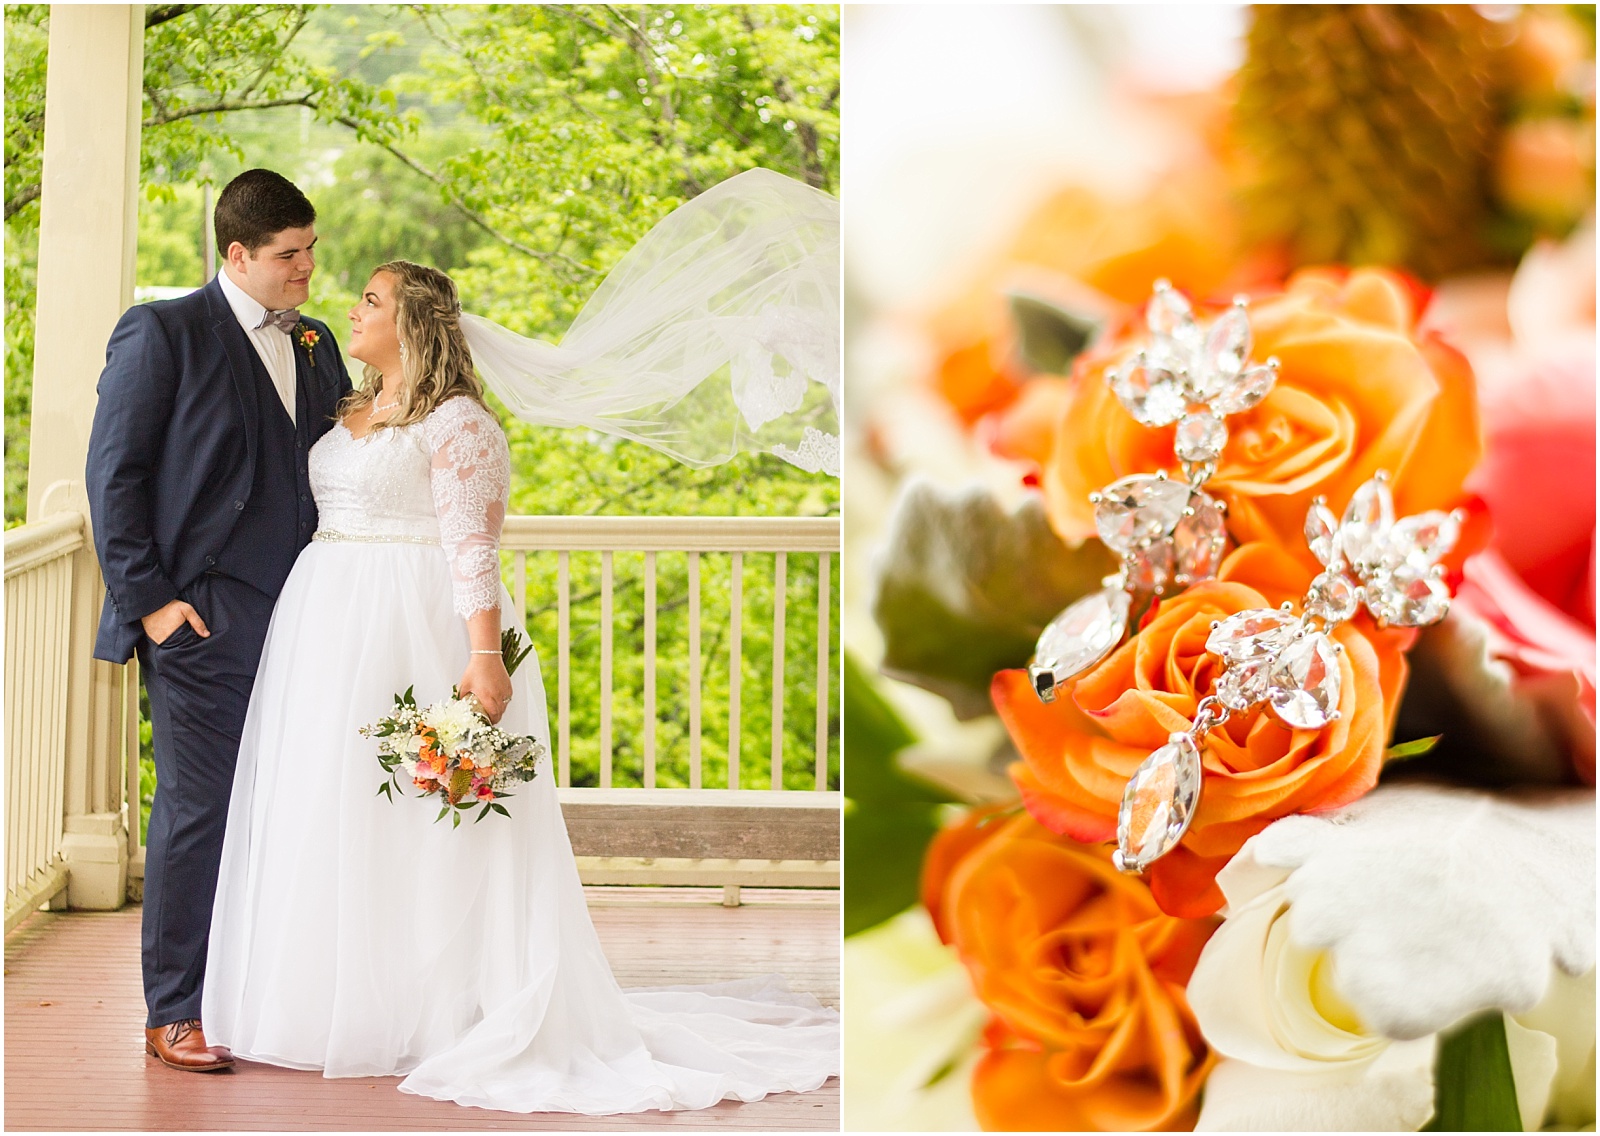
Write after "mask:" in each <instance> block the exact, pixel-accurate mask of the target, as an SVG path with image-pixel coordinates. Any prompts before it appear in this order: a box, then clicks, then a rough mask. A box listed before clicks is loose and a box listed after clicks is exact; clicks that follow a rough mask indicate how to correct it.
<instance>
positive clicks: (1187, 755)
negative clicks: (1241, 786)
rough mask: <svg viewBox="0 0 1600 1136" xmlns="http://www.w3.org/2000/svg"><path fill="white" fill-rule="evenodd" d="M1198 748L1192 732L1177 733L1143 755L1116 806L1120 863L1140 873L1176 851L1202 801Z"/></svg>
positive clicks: (1123, 866) (1126, 869) (1119, 865)
mask: <svg viewBox="0 0 1600 1136" xmlns="http://www.w3.org/2000/svg"><path fill="white" fill-rule="evenodd" d="M1200 782H1201V766H1200V749H1199V747H1198V746H1196V745H1195V742H1194V739H1193V738H1191V737H1190V736H1189V735H1188V734H1173V735H1171V737H1170V738H1169V739H1168V741H1167V744H1166V745H1164V746H1162V747H1161V748H1159V749H1157V750H1156V751H1155V752H1154V753H1152V754H1151V755H1150V756H1149V757H1147V758H1145V759H1144V761H1143V762H1142V763H1141V764H1140V766H1139V768H1138V769H1137V770H1136V771H1135V772H1134V774H1133V777H1132V778H1131V779H1130V780H1129V781H1128V787H1127V788H1126V789H1124V790H1123V793H1122V805H1121V807H1120V808H1119V809H1118V810H1117V851H1118V852H1119V853H1120V856H1119V857H1118V867H1120V868H1122V869H1123V870H1125V871H1134V872H1142V871H1144V870H1145V869H1146V868H1148V867H1149V866H1150V865H1151V864H1153V863H1154V862H1155V861H1156V860H1158V859H1160V858H1161V857H1162V856H1164V855H1166V854H1167V853H1168V852H1170V851H1172V849H1173V848H1175V847H1176V846H1177V844H1178V841H1180V840H1181V839H1183V834H1184V833H1185V832H1186V831H1188V828H1189V822H1190V821H1191V820H1193V819H1194V810H1195V807H1196V806H1197V805H1198V804H1199V803H1200Z"/></svg>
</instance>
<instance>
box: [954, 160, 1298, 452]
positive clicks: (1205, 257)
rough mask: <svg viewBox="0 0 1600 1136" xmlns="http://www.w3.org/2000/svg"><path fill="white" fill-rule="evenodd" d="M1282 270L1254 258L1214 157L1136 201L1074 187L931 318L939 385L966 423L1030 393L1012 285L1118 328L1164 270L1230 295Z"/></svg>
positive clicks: (1050, 202)
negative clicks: (1019, 347) (1012, 303)
mask: <svg viewBox="0 0 1600 1136" xmlns="http://www.w3.org/2000/svg"><path fill="white" fill-rule="evenodd" d="M1282 273H1283V268H1282V266H1281V264H1280V262H1279V259H1278V257H1277V256H1276V255H1274V254H1272V253H1270V252H1264V251H1256V252H1250V253H1248V254H1247V250H1245V249H1244V247H1243V245H1242V243H1241V237H1240V227H1239V222H1238V217H1237V216H1236V214H1235V212H1234V209H1233V205H1232V199H1231V196H1230V191H1229V189H1228V184H1227V179H1226V177H1225V176H1224V175H1223V173H1222V171H1221V169H1220V168H1219V167H1217V166H1216V165H1214V164H1213V163H1211V162H1210V161H1207V160H1197V161H1195V162H1194V163H1192V164H1189V165H1184V166H1182V167H1180V168H1179V169H1177V170H1175V171H1173V172H1172V174H1171V175H1170V176H1167V177H1163V178H1160V179H1158V180H1157V182H1156V184H1155V186H1154V188H1153V189H1152V190H1151V191H1150V192H1148V193H1146V194H1144V195H1143V196H1141V197H1139V198H1137V199H1135V200H1131V201H1129V200H1125V199H1113V198H1109V197H1104V196H1101V195H1099V194H1096V193H1094V192H1092V191H1091V190H1088V189H1085V188H1083V187H1081V186H1069V187H1067V188H1064V189H1061V190H1059V191H1057V192H1056V193H1054V194H1052V195H1051V196H1050V197H1049V198H1047V199H1046V200H1045V201H1043V202H1042V203H1041V204H1040V205H1039V206H1038V207H1037V208H1035V209H1034V211H1033V212H1032V213H1031V214H1030V215H1029V216H1028V218H1027V219H1026V220H1025V221H1024V222H1023V223H1022V225H1021V226H1020V228H1019V229H1018V231H1017V235H1016V237H1015V238H1014V239H1013V241H1012V242H1011V245H1010V247H1009V248H1007V249H1005V250H1004V251H1003V252H1002V253H1001V254H1000V255H999V256H998V257H996V258H995V259H994V260H993V261H992V262H991V263H990V264H989V265H988V266H987V267H986V268H985V269H984V270H983V272H982V273H981V275H980V276H979V278H978V279H977V280H976V281H975V282H974V283H973V285H972V286H971V287H970V288H969V289H967V291H966V292H965V294H963V295H962V297H961V298H960V299H958V300H957V301H956V302H954V303H953V304H950V305H947V306H946V307H945V308H944V309H943V310H942V311H940V312H939V313H938V314H937V317H936V318H935V319H934V320H933V321H932V322H931V331H932V334H933V336H934V339H935V341H936V344H937V350H938V358H939V362H938V365H937V370H936V372H935V375H934V382H935V385H936V386H937V387H938V389H939V392H940V394H941V395H942V396H943V397H944V399H945V401H946V402H948V403H949V405H950V406H951V407H952V408H953V409H954V410H955V411H956V413H957V414H958V415H960V416H961V418H962V419H963V420H964V421H966V422H968V423H971V422H975V421H977V420H978V419H979V418H981V417H983V416H984V415H986V414H988V413H990V412H992V411H995V410H1000V409H1002V408H1004V407H1006V406H1008V405H1009V404H1010V403H1011V402H1012V401H1013V400H1014V399H1015V398H1016V397H1017V395H1018V394H1019V393H1020V392H1021V391H1022V390H1023V389H1025V387H1026V385H1027V380H1028V376H1029V371H1028V369H1027V368H1026V367H1024V366H1023V365H1022V364H1021V362H1020V360H1018V359H1017V358H1016V347H1017V345H1016V334H1015V328H1014V326H1013V322H1012V316H1011V312H1010V310H1009V308H1008V305H1007V293H1008V292H1009V291H1011V290H1013V289H1014V290H1018V291H1021V292H1025V293H1030V294H1033V295H1036V296H1039V297H1040V298H1042V299H1045V300H1049V301H1052V302H1055V303H1059V304H1062V305H1064V306H1066V307H1068V308H1071V309H1073V310H1075V311H1080V312H1083V313H1084V314H1086V315H1091V316H1099V317H1104V318H1106V319H1107V320H1108V321H1109V322H1110V323H1111V324H1112V325H1115V324H1117V323H1120V322H1121V321H1122V320H1123V319H1125V318H1126V313H1127V312H1128V311H1129V310H1131V308H1132V307H1133V306H1135V305H1140V304H1143V303H1144V301H1145V300H1146V299H1147V298H1148V297H1149V295H1150V289H1151V286H1152V285H1153V284H1154V282H1155V281H1156V280H1158V279H1161V278H1166V279H1169V280H1171V281H1172V282H1173V283H1174V284H1175V285H1176V286H1177V287H1179V288H1182V289H1183V290H1184V291H1186V292H1190V293H1192V294H1194V295H1198V296H1212V295H1223V296H1226V295H1231V294H1232V292H1233V291H1237V290H1238V289H1240V288H1247V287H1250V286H1251V285H1252V284H1254V283H1256V282H1259V281H1262V280H1269V279H1270V280H1274V281H1276V280H1281V279H1282Z"/></svg>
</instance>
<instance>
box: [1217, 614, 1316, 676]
mask: <svg viewBox="0 0 1600 1136" xmlns="http://www.w3.org/2000/svg"><path fill="white" fill-rule="evenodd" d="M1299 629H1300V620H1299V619H1298V618H1297V617H1296V616H1293V615H1291V614H1289V613H1288V612H1286V611H1279V610H1277V609H1275V608H1255V609H1252V610H1250V611H1241V612H1238V613H1237V614H1234V615H1230V616H1228V618H1226V619H1224V620H1222V622H1220V623H1219V624H1218V625H1217V626H1216V627H1215V628H1214V629H1213V630H1212V632H1211V634H1210V635H1209V636H1207V638H1206V650H1207V651H1209V652H1211V653H1212V654H1213V655H1217V656H1220V657H1221V658H1223V659H1226V660H1227V661H1228V662H1229V663H1230V664H1231V663H1234V662H1242V661H1245V660H1248V659H1260V658H1264V657H1266V656H1268V655H1273V654H1276V653H1277V652H1279V651H1281V650H1282V649H1283V648H1284V647H1286V646H1288V645H1289V643H1291V642H1292V641H1293V640H1294V633H1295V632H1296V631H1298V630H1299Z"/></svg>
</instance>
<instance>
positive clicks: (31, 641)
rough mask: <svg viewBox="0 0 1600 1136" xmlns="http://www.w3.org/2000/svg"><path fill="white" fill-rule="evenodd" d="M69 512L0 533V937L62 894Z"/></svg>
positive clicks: (75, 534) (72, 523)
mask: <svg viewBox="0 0 1600 1136" xmlns="http://www.w3.org/2000/svg"><path fill="white" fill-rule="evenodd" d="M83 535H84V534H83V518H82V517H81V516H80V515H78V514H77V513H68V514H65V515H63V516H61V517H56V518H52V519H50V520H48V521H41V522H39V523H38V524H32V525H24V526H22V527H21V528H16V529H11V530H9V531H8V532H7V533H6V534H5V581H6V752H5V771H6V782H5V784H6V867H5V871H6V923H5V926H6V930H7V931H9V930H11V928H12V927H14V926H15V925H16V924H17V922H19V921H20V920H21V919H22V918H23V917H24V916H26V915H27V914H28V913H29V912H31V911H33V910H34V909H35V908H37V907H40V906H41V905H43V904H46V903H49V902H50V901H51V900H52V899H55V898H56V897H57V896H59V895H60V894H61V893H62V892H64V891H65V890H66V887H67V867H66V863H65V861H64V860H63V858H62V856H61V837H62V826H63V819H64V813H63V799H64V792H65V786H66V753H67V660H68V656H69V642H70V632H71V622H72V561H73V554H74V553H76V552H77V551H78V550H79V549H81V548H82V547H83Z"/></svg>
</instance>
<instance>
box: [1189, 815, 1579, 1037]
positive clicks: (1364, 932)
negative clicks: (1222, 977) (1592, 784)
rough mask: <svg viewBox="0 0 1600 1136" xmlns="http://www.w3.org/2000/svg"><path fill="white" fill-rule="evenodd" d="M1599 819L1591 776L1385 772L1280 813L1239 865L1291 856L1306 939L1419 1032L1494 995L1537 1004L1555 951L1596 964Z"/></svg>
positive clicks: (1504, 1004) (1391, 1021) (1299, 939)
mask: <svg viewBox="0 0 1600 1136" xmlns="http://www.w3.org/2000/svg"><path fill="white" fill-rule="evenodd" d="M1594 825H1595V816H1594V794H1593V793H1592V792H1587V791H1573V792H1563V793H1545V794H1541V795H1538V796H1532V795H1529V796H1523V797H1518V798H1513V797H1509V796H1492V795H1489V794H1486V793H1477V792H1470V791H1467V790H1461V789H1447V788H1442V787H1437V786H1429V785H1394V786H1386V787H1384V788H1380V789H1377V790H1376V791H1374V792H1373V793H1371V794H1369V795H1368V796H1366V797H1364V798H1363V799H1362V800H1360V801H1358V802H1356V803H1355V804H1353V805H1351V806H1349V807H1348V808H1345V809H1343V810H1340V811H1339V812H1338V813H1335V814H1330V815H1328V816H1326V817H1312V816H1301V817H1290V818H1287V819H1285V820H1282V821H1279V822H1278V823H1276V824H1274V825H1272V826H1271V827H1269V828H1268V829H1266V830H1265V831H1264V832H1262V833H1260V834H1259V835H1257V836H1255V837H1254V838H1252V839H1251V840H1250V841H1249V842H1248V843H1247V844H1246V845H1245V847H1244V849H1243V850H1242V851H1241V852H1240V854H1239V857H1238V859H1241V860H1246V861H1247V862H1246V863H1245V864H1244V865H1241V866H1240V869H1239V872H1240V874H1241V875H1247V874H1248V873H1250V872H1254V871H1259V870H1262V869H1280V870H1288V871H1289V873H1290V875H1289V878H1288V880H1287V882H1286V883H1285V884H1284V885H1283V886H1284V893H1285V895H1286V896H1287V898H1288V901H1289V906H1290V910H1289V916H1288V919H1289V932H1290V936H1291V937H1292V939H1293V940H1294V941H1295V942H1296V943H1298V944H1299V945H1300V946H1302V947H1305V948H1307V949H1310V950H1313V951H1326V952H1328V954H1329V955H1330V956H1331V958H1332V963H1333V973H1334V975H1335V981H1336V985H1337V987H1338V990H1339V993H1340V994H1341V995H1342V996H1343V997H1344V998H1345V999H1346V1000H1347V1001H1348V1002H1349V1003H1350V1005H1351V1006H1352V1007H1353V1008H1354V1010H1355V1011H1356V1013H1357V1015H1358V1016H1359V1017H1360V1019H1361V1022H1362V1023H1363V1025H1364V1026H1365V1027H1366V1028H1367V1029H1369V1030H1371V1031H1373V1032H1375V1033H1380V1034H1383V1035H1385V1036H1387V1037H1391V1038H1421V1037H1425V1036H1427V1035H1429V1034H1433V1033H1437V1032H1438V1031H1439V1030H1441V1029H1445V1028H1447V1027H1449V1026H1451V1025H1453V1024H1455V1023H1456V1022H1458V1021H1460V1020H1461V1019H1463V1018H1465V1017H1467V1016H1468V1015H1470V1014H1473V1013H1476V1012H1479V1011H1482V1010H1488V1009H1501V1010H1505V1011H1507V1012H1508V1013H1521V1012H1524V1011H1528V1010H1531V1009H1532V1008H1533V1007H1534V1006H1536V1005H1538V1004H1539V1002H1540V1001H1541V1000H1542V999H1543V998H1544V997H1545V994H1546V991H1547V989H1548V988H1549V985H1550V976H1551V967H1552V963H1553V964H1555V965H1556V966H1559V967H1560V968H1561V969H1562V970H1563V971H1565V972H1566V973H1568V974H1584V973H1586V972H1588V971H1589V970H1592V969H1593V968H1594V965H1595V885H1594V880H1595V860H1594V840H1595V827H1594ZM1252 864H1253V866H1252ZM1230 867H1231V865H1230ZM1230 900H1231V897H1230ZM1208 949H1209V948H1208Z"/></svg>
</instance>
